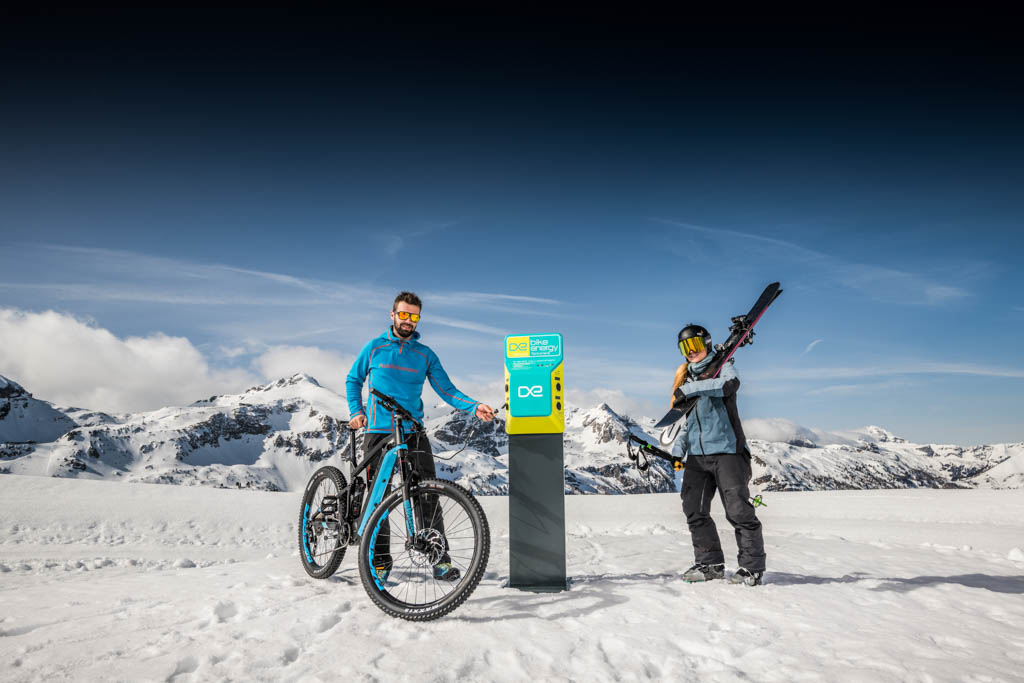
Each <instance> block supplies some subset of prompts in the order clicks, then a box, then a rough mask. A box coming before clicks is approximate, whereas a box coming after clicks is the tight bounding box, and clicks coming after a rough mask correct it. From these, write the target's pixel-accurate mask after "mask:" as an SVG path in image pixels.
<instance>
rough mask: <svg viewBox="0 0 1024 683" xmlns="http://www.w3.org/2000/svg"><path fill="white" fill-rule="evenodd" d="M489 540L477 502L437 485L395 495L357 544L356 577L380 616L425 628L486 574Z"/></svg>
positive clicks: (457, 489) (451, 486) (459, 601)
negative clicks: (422, 623) (421, 623)
mask: <svg viewBox="0 0 1024 683" xmlns="http://www.w3.org/2000/svg"><path fill="white" fill-rule="evenodd" d="M490 551H491V535H490V529H489V528H488V525H487V517H486V516H485V515H484V511H483V509H482V508H481V507H480V503H478V502H477V500H476V499H475V498H474V497H473V495H472V494H471V493H469V491H467V490H465V489H464V488H462V487H461V486H458V485H456V484H453V483H451V482H448V481H442V480H439V479H428V480H426V481H423V482H420V483H419V484H417V485H416V486H415V487H414V488H413V489H412V490H411V491H410V492H409V501H408V503H406V501H405V500H404V499H403V498H402V491H401V490H398V491H395V492H393V493H392V494H391V495H389V496H388V497H387V498H385V499H384V500H383V501H381V503H380V505H379V506H378V507H377V509H376V510H375V511H374V513H373V515H372V516H371V517H370V519H369V522H368V523H367V528H366V533H364V534H363V537H362V539H361V541H360V544H359V574H360V576H361V577H362V580H363V587H364V588H365V589H366V592H367V593H368V594H369V596H370V598H371V599H372V600H373V602H374V603H376V605H377V606H378V607H380V608H381V609H382V610H384V612H386V613H387V614H390V615H391V616H393V617H399V618H401V619H408V620H411V621H429V620H431V619H437V618H438V617H442V616H444V615H445V614H448V613H449V612H451V611H452V610H454V609H455V608H456V607H458V606H459V605H461V604H462V603H463V602H465V600H466V598H468V597H469V596H470V594H472V592H473V591H474V590H475V589H476V587H477V585H478V584H479V583H480V579H481V577H483V574H484V571H485V570H486V569H487V559H488V556H489V555H490Z"/></svg>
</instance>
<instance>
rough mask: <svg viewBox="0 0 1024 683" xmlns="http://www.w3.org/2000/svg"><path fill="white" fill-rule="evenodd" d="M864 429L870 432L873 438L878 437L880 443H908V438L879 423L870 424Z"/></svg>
mask: <svg viewBox="0 0 1024 683" xmlns="http://www.w3.org/2000/svg"><path fill="white" fill-rule="evenodd" d="M864 431H865V432H867V433H868V434H870V435H871V437H872V438H874V439H877V440H878V441H879V443H886V442H889V443H906V439H904V438H903V437H900V436H896V435H895V434H893V433H892V432H890V431H889V430H888V429H885V428H884V427H879V426H878V425H868V426H867V427H865V428H864Z"/></svg>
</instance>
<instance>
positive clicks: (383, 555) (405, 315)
mask: <svg viewBox="0 0 1024 683" xmlns="http://www.w3.org/2000/svg"><path fill="white" fill-rule="evenodd" d="M422 308H423V303H422V302H421V301H420V299H419V297H418V296H416V295H415V294H413V293H412V292H401V293H400V294H399V295H398V296H397V297H395V303H394V304H393V305H392V307H391V326H390V327H388V329H387V331H386V332H385V333H384V334H382V335H380V336H379V337H377V338H375V339H372V340H370V341H369V342H368V343H367V344H366V346H364V347H363V350H362V351H361V352H360V353H359V357H358V358H356V362H355V363H354V364H353V365H352V369H351V370H350V371H349V373H348V377H347V378H346V380H345V390H346V394H347V398H348V407H349V415H350V416H351V419H350V421H349V426H350V427H352V429H360V428H363V427H365V428H366V434H365V437H364V439H363V449H364V451H365V452H366V453H372V452H373V451H374V449H376V448H378V447H380V446H381V443H382V442H383V441H386V440H387V439H388V437H389V436H390V435H391V412H390V411H388V410H387V409H386V408H384V407H383V406H382V405H380V402H379V401H378V400H377V397H375V396H374V395H373V394H372V393H371V394H370V402H369V406H368V408H364V407H363V384H364V383H365V382H366V381H367V380H369V382H370V388H371V389H376V390H377V391H379V392H381V393H383V394H387V395H389V396H392V397H393V398H394V399H395V400H396V401H398V403H399V404H400V405H401V406H402V407H403V408H405V409H406V410H408V411H409V413H411V414H412V416H413V417H415V418H416V419H417V420H419V421H421V422H422V421H423V398H422V394H423V383H424V382H425V381H427V380H429V381H430V386H431V387H433V388H434V391H436V392H437V395H438V396H440V397H441V398H442V399H444V401H445V402H446V403H448V404H449V405H450V406H452V407H453V408H456V409H458V410H461V411H463V412H467V413H474V414H475V415H476V416H477V417H479V418H480V419H481V420H484V421H490V420H493V419H494V409H493V408H491V407H490V406H489V405H487V404H485V403H480V402H479V401H474V400H473V399H471V398H470V397H469V396H466V395H465V394H464V393H462V392H461V391H459V390H458V389H456V388H455V385H454V384H452V381H451V380H450V379H449V378H448V373H446V372H445V371H444V368H443V367H441V361H440V360H438V358H437V354H435V353H434V352H433V351H432V350H431V349H430V348H429V347H428V346H426V345H425V344H421V343H420V341H419V338H420V334H419V332H417V331H416V327H417V325H419V321H420V311H421V310H422ZM406 433H408V434H409V437H408V439H407V440H406V444H408V446H409V451H408V453H409V460H410V461H411V462H412V466H413V469H414V470H415V471H416V472H417V473H418V474H419V476H420V478H421V479H432V478H434V477H436V476H437V475H436V472H435V470H434V454H433V452H432V451H431V449H430V440H429V439H428V438H427V435H426V434H424V433H423V432H412V433H409V432H406ZM381 455H382V453H379V454H378V455H377V457H376V460H375V462H373V463H372V464H371V465H370V466H369V467H367V469H366V476H367V477H368V480H369V481H370V482H372V481H373V478H374V477H375V476H376V474H377V467H378V466H379V465H380V458H381ZM434 505H436V501H434ZM427 507H428V505H424V508H427ZM431 507H432V506H431ZM419 512H420V513H421V515H422V517H421V519H429V520H433V519H435V518H437V519H440V515H439V514H435V513H436V512H437V511H436V509H424V510H422V511H419ZM384 524H387V522H385V523H384ZM434 528H436V529H437V530H438V531H440V532H441V533H442V534H443V533H444V526H443V521H442V522H441V523H439V524H434ZM381 530H382V531H381V533H380V535H379V536H378V540H377V543H376V546H375V547H374V551H373V556H374V565H375V571H376V573H377V577H378V578H379V579H380V580H381V581H384V580H386V579H387V576H388V574H389V573H390V572H391V566H392V562H393V561H392V558H391V554H390V549H389V547H388V546H389V542H388V538H389V535H390V534H389V533H388V529H387V528H385V527H383V526H382V527H381ZM459 576H460V571H459V569H458V567H454V566H452V563H451V558H449V557H448V556H447V555H446V556H445V557H442V558H441V561H440V562H438V564H436V565H434V578H436V579H438V580H441V581H455V580H457V579H458V578H459Z"/></svg>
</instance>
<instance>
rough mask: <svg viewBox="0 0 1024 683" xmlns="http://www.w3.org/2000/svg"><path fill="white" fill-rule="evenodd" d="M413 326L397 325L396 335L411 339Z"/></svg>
mask: <svg viewBox="0 0 1024 683" xmlns="http://www.w3.org/2000/svg"><path fill="white" fill-rule="evenodd" d="M412 331H413V326H412V325H410V324H409V323H398V324H397V325H395V334H397V335H398V336H399V337H411V336H412Z"/></svg>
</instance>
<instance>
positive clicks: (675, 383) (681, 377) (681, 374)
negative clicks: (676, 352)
mask: <svg viewBox="0 0 1024 683" xmlns="http://www.w3.org/2000/svg"><path fill="white" fill-rule="evenodd" d="M688 365H689V363H683V364H682V365H680V366H679V367H678V368H676V376H675V379H674V380H672V398H670V399H669V401H668V404H669V406H671V405H672V404H673V403H675V400H676V389H678V388H679V387H681V386H683V382H685V381H686V367H687V366H688Z"/></svg>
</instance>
